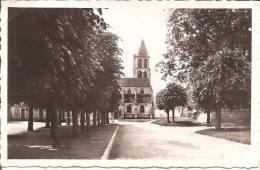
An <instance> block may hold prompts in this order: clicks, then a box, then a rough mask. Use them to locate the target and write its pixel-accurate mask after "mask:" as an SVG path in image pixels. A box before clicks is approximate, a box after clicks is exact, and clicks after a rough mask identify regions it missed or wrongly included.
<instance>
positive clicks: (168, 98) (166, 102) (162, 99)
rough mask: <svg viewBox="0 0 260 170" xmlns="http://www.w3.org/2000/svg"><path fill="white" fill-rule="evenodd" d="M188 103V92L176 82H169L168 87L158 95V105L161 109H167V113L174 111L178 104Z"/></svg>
mask: <svg viewBox="0 0 260 170" xmlns="http://www.w3.org/2000/svg"><path fill="white" fill-rule="evenodd" d="M186 103H187V94H186V92H185V90H184V89H183V87H181V86H180V85H177V84H175V83H169V84H167V86H166V88H164V89H162V90H161V91H159V92H158V93H157V95H156V106H157V107H158V109H160V110H165V111H166V112H167V114H169V111H170V110H172V111H173V112H174V110H175V108H176V107H177V106H184V105H185V104H186Z"/></svg>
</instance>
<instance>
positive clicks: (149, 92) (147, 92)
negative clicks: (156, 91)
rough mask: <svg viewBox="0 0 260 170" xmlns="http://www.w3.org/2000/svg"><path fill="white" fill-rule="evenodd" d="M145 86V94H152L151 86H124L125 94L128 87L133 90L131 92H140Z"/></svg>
mask: <svg viewBox="0 0 260 170" xmlns="http://www.w3.org/2000/svg"><path fill="white" fill-rule="evenodd" d="M142 88H143V90H144V94H152V89H151V88H150V87H122V91H123V94H127V91H128V89H130V90H131V94H135V91H137V94H140V91H141V89H142Z"/></svg>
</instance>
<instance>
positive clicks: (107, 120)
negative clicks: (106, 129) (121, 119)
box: [105, 113, 109, 124]
mask: <svg viewBox="0 0 260 170" xmlns="http://www.w3.org/2000/svg"><path fill="white" fill-rule="evenodd" d="M105 115H106V124H109V113H105Z"/></svg>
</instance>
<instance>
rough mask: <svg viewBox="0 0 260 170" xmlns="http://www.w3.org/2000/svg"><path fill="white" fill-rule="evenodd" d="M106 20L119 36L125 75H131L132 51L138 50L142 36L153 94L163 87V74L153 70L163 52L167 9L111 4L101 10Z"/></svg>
mask: <svg viewBox="0 0 260 170" xmlns="http://www.w3.org/2000/svg"><path fill="white" fill-rule="evenodd" d="M103 17H104V19H105V21H106V22H107V23H108V24H110V26H111V27H112V28H111V31H112V32H113V33H115V34H117V35H118V36H119V37H121V39H122V40H121V41H120V42H119V46H120V47H121V48H122V50H123V55H122V59H123V66H124V67H125V68H124V73H125V76H126V77H132V76H133V70H132V69H133V55H134V54H137V52H138V50H139V47H140V44H141V40H142V39H143V40H144V42H145V45H146V48H147V50H148V53H149V55H150V68H151V76H152V79H151V80H152V81H151V82H152V87H153V91H154V94H156V93H157V92H158V91H159V90H160V89H162V88H164V87H165V84H166V83H165V82H164V81H163V80H161V77H162V75H161V74H160V73H159V72H156V71H155V65H156V64H157V63H158V62H159V61H161V60H162V59H163V56H162V54H164V53H165V52H166V44H165V40H166V33H167V30H166V19H167V11H166V10H163V9H162V8H158V7H149V8H144V6H140V7H135V8H110V9H104V10H103Z"/></svg>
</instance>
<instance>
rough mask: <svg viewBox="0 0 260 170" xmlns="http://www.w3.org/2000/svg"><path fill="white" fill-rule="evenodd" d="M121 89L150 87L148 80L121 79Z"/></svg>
mask: <svg viewBox="0 0 260 170" xmlns="http://www.w3.org/2000/svg"><path fill="white" fill-rule="evenodd" d="M120 86H121V87H150V81H149V79H148V78H121V79H120Z"/></svg>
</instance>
